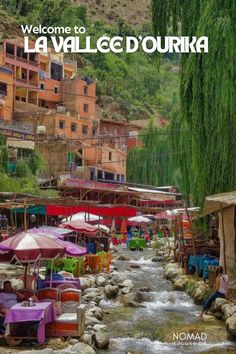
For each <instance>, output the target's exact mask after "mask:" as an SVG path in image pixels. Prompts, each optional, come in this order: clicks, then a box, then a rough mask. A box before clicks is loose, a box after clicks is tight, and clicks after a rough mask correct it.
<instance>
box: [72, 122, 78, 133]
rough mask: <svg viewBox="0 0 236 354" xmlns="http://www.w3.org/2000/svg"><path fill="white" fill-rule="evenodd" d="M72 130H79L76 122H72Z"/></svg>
mask: <svg viewBox="0 0 236 354" xmlns="http://www.w3.org/2000/svg"><path fill="white" fill-rule="evenodd" d="M71 131H72V132H77V124H76V123H71Z"/></svg>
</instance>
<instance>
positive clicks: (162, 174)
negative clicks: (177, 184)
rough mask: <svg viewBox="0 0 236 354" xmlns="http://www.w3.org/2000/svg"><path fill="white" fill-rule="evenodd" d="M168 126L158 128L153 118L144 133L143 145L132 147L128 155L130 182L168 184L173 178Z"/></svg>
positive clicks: (128, 176)
mask: <svg viewBox="0 0 236 354" xmlns="http://www.w3.org/2000/svg"><path fill="white" fill-rule="evenodd" d="M168 136H169V133H168V128H167V129H158V128H157V127H155V126H154V121H153V120H152V119H151V120H150V122H149V127H148V129H147V130H144V131H143V134H142V147H140V148H135V149H132V150H131V151H130V152H129V153H128V157H127V179H128V181H130V182H136V183H143V184H150V185H156V186H157V185H166V184H168V183H170V181H171V180H172V166H171V160H170V154H169V150H170V149H169V143H168Z"/></svg>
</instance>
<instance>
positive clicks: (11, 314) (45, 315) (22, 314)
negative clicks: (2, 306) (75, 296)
mask: <svg viewBox="0 0 236 354" xmlns="http://www.w3.org/2000/svg"><path fill="white" fill-rule="evenodd" d="M55 317H56V313H55V311H54V309H53V305H52V303H51V302H37V303H35V306H31V307H24V306H22V305H21V303H17V304H16V305H14V306H13V307H11V308H10V309H9V310H8V312H7V315H6V319H5V322H4V323H5V324H6V334H10V324H11V323H15V322H28V321H39V326H38V332H37V338H38V341H39V343H43V342H45V326H46V324H47V323H50V322H53V321H54V319H55Z"/></svg>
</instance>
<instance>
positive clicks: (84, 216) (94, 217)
mask: <svg viewBox="0 0 236 354" xmlns="http://www.w3.org/2000/svg"><path fill="white" fill-rule="evenodd" d="M101 219H102V217H100V216H98V215H95V214H89V213H84V212H81V213H77V214H74V215H72V216H69V217H68V218H67V220H66V218H64V219H62V223H63V222H66V221H77V220H80V221H86V222H89V221H98V220H101Z"/></svg>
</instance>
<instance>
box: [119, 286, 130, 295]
mask: <svg viewBox="0 0 236 354" xmlns="http://www.w3.org/2000/svg"><path fill="white" fill-rule="evenodd" d="M131 291H132V289H131V288H129V287H124V288H122V290H121V293H122V294H129V293H130V292H131Z"/></svg>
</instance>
